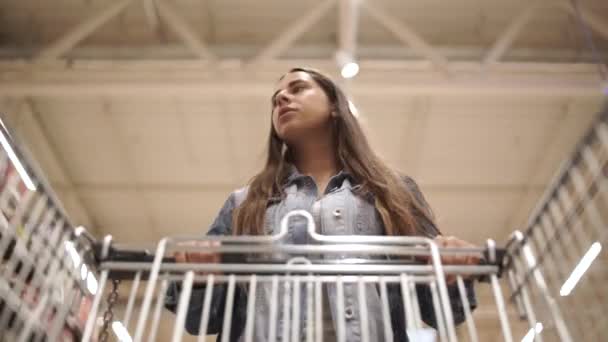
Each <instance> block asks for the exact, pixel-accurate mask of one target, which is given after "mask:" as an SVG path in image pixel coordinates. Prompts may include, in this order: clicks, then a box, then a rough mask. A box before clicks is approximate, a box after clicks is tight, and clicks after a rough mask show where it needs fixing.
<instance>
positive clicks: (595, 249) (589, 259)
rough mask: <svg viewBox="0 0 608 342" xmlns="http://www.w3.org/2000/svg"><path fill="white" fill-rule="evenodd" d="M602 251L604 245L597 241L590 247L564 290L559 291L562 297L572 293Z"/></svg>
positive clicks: (563, 286)
mask: <svg viewBox="0 0 608 342" xmlns="http://www.w3.org/2000/svg"><path fill="white" fill-rule="evenodd" d="M601 250H602V245H601V244H600V243H599V242H597V241H596V242H594V243H593V244H592V245H591V247H589V250H588V251H587V253H585V255H583V257H582V258H581V260H580V261H579V262H578V265H576V267H575V268H574V271H572V273H571V274H570V276H569V277H568V279H567V280H566V282H565V283H564V285H562V288H561V289H560V290H559V294H560V295H561V296H562V297H563V296H567V295H569V294H570V292H572V290H573V289H574V287H575V286H576V284H577V283H578V281H579V280H581V277H582V276H583V274H585V272H586V271H587V270H588V269H589V267H590V266H591V263H593V260H595V258H596V257H597V256H598V255H599V254H600V251H601Z"/></svg>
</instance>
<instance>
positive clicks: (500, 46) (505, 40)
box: [483, 0, 608, 66]
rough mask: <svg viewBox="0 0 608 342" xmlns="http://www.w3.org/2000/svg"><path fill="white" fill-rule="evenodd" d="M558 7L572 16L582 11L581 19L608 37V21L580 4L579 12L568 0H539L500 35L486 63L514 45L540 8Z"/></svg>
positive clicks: (496, 58)
mask: <svg viewBox="0 0 608 342" xmlns="http://www.w3.org/2000/svg"><path fill="white" fill-rule="evenodd" d="M541 9H543V10H547V9H557V10H561V11H564V12H566V13H568V14H570V15H572V16H577V15H578V13H580V16H581V20H582V21H583V23H584V24H586V25H589V27H590V28H591V29H593V30H594V31H595V32H597V33H598V34H600V35H601V36H602V37H603V38H605V39H608V23H607V22H605V21H603V20H601V19H600V18H598V17H596V16H595V15H593V14H592V13H590V12H589V11H587V10H585V9H584V8H581V7H580V6H579V8H578V13H577V10H576V8H574V7H573V6H572V4H571V3H570V2H569V1H567V0H557V1H553V0H552V1H547V0H537V1H536V2H532V3H530V4H528V6H527V7H526V8H525V9H524V10H523V11H522V12H521V13H520V14H519V15H517V16H516V17H515V18H513V20H511V22H510V23H509V25H508V26H507V28H506V29H505V30H504V31H503V32H502V33H501V34H500V35H499V36H498V39H496V41H495V42H494V44H493V45H492V47H491V48H490V50H489V51H488V53H487V54H486V56H485V57H484V59H483V64H484V65H486V66H487V65H490V64H492V63H496V62H498V61H499V60H500V58H501V57H502V56H503V55H504V54H505V53H506V52H507V50H508V49H509V48H510V47H511V45H513V43H514V42H515V40H516V39H517V37H519V35H520V34H521V32H522V30H523V28H524V27H526V25H527V24H528V23H529V22H530V21H531V20H532V19H533V18H534V16H535V15H536V14H537V13H538V12H539V10H541Z"/></svg>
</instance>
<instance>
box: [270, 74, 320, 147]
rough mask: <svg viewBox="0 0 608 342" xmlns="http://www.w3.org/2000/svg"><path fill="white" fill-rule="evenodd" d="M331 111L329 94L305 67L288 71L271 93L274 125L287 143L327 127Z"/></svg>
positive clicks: (299, 139)
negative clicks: (304, 70) (272, 93)
mask: <svg viewBox="0 0 608 342" xmlns="http://www.w3.org/2000/svg"><path fill="white" fill-rule="evenodd" d="M330 112H331V110H330V104H329V100H328V98H327V95H326V94H325V92H324V91H323V89H322V88H321V87H320V86H319V85H318V84H317V82H315V81H314V79H313V78H312V77H311V76H310V74H308V73H306V72H303V71H296V72H291V73H288V74H287V75H285V76H284V77H283V78H282V79H281V80H280V81H279V83H278V85H277V88H276V92H275V93H274V95H273V97H272V125H273V127H274V129H275V131H276V132H277V135H278V136H279V137H280V138H281V139H282V140H283V141H285V142H287V143H295V142H298V141H301V139H303V138H305V137H306V136H310V135H312V134H311V133H313V134H314V133H318V132H322V131H326V130H325V129H326V128H328V127H330V121H331V118H330V116H331V114H330ZM327 131H329V130H327Z"/></svg>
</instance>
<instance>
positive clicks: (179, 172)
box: [111, 100, 231, 183]
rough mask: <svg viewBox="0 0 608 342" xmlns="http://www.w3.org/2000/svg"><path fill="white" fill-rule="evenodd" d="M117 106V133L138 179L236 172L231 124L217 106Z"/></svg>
mask: <svg viewBox="0 0 608 342" xmlns="http://www.w3.org/2000/svg"><path fill="white" fill-rule="evenodd" d="M111 111H112V118H113V121H114V122H115V125H116V130H117V131H119V132H115V134H114V136H115V137H116V138H117V139H120V140H124V142H123V144H124V146H125V147H124V149H123V150H122V151H121V154H123V155H124V158H126V162H127V163H129V164H132V165H130V167H132V174H133V175H132V178H133V179H134V180H137V182H139V183H201V182H202V183H208V182H223V181H226V176H227V175H230V170H231V163H230V159H229V151H228V150H227V148H226V142H227V135H226V125H227V124H226V120H225V119H224V116H223V114H222V112H221V111H220V109H219V108H218V107H217V106H213V105H212V104H207V105H205V104H196V105H193V104H190V105H189V106H185V105H182V104H180V103H178V102H174V101H154V100H152V101H149V100H148V101H146V104H145V106H143V107H142V106H141V103H139V102H124V101H120V102H115V103H113V104H112V106H111Z"/></svg>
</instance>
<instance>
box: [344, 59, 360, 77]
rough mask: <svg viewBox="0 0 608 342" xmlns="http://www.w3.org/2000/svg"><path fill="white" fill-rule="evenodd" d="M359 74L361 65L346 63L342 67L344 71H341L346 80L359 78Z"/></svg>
mask: <svg viewBox="0 0 608 342" xmlns="http://www.w3.org/2000/svg"><path fill="white" fill-rule="evenodd" d="M358 73H359V64H357V63H355V62H349V63H346V64H345V65H344V66H343V67H342V70H340V74H341V75H342V77H344V78H353V77H355V76H357V74H358Z"/></svg>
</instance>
